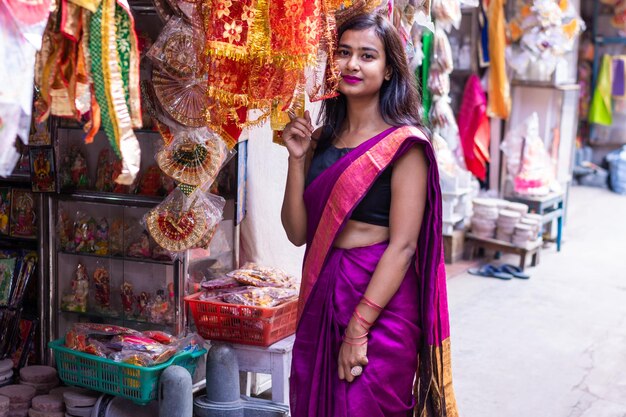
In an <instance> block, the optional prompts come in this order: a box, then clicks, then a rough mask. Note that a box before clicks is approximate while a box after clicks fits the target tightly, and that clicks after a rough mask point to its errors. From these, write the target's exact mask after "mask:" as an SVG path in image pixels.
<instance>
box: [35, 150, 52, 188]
mask: <svg viewBox="0 0 626 417" xmlns="http://www.w3.org/2000/svg"><path fill="white" fill-rule="evenodd" d="M31 154H32V158H33V159H32V163H33V166H32V171H33V172H32V176H31V178H32V181H33V191H38V192H53V191H55V188H56V187H55V185H54V177H55V174H54V168H53V156H52V149H50V150H48V149H46V148H33V149H31Z"/></svg>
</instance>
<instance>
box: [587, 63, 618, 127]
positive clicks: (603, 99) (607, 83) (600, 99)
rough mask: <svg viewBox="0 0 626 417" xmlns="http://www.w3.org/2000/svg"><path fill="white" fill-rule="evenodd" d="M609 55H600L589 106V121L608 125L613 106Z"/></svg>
mask: <svg viewBox="0 0 626 417" xmlns="http://www.w3.org/2000/svg"><path fill="white" fill-rule="evenodd" d="M612 61H613V60H612V58H611V56H610V55H604V56H603V57H602V66H601V67H600V72H599V73H598V80H597V81H596V90H595V91H594V92H593V98H592V99H591V107H590V108H589V122H590V123H597V124H599V125H605V126H610V125H611V123H612V122H613V107H612V102H611V84H612V81H611V66H612V65H613V62H612Z"/></svg>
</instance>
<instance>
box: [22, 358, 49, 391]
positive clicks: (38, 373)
mask: <svg viewBox="0 0 626 417" xmlns="http://www.w3.org/2000/svg"><path fill="white" fill-rule="evenodd" d="M20 382H21V383H22V384H24V385H30V386H31V387H33V388H35V390H36V391H37V395H43V394H47V393H49V392H50V390H51V389H53V388H55V387H57V386H59V378H57V370H56V369H54V368H53V367H51V366H41V365H35V366H26V367H24V368H22V369H20Z"/></svg>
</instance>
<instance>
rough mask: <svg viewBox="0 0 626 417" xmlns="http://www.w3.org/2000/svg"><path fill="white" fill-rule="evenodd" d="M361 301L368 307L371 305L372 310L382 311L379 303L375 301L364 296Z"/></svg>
mask: <svg viewBox="0 0 626 417" xmlns="http://www.w3.org/2000/svg"><path fill="white" fill-rule="evenodd" d="M361 303H363V304H365V305H366V306H368V307H372V308H373V309H374V310H377V311H383V308H382V307H381V306H380V305H378V304H376V303H375V302H373V301H372V300H370V299H369V298H367V297H366V296H363V299H362V300H361Z"/></svg>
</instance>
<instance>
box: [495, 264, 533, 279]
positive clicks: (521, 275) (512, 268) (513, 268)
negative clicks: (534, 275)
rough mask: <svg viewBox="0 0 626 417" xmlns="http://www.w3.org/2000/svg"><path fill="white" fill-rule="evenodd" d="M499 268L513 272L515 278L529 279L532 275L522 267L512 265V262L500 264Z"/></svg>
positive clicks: (506, 271)
mask: <svg viewBox="0 0 626 417" xmlns="http://www.w3.org/2000/svg"><path fill="white" fill-rule="evenodd" d="M498 270H499V271H500V272H505V273H508V274H511V275H513V276H514V277H515V278H519V279H529V278H530V275H528V274H527V273H525V272H524V271H522V269H521V268H520V267H518V266H515V265H511V264H504V265H500V266H499V267H498Z"/></svg>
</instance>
